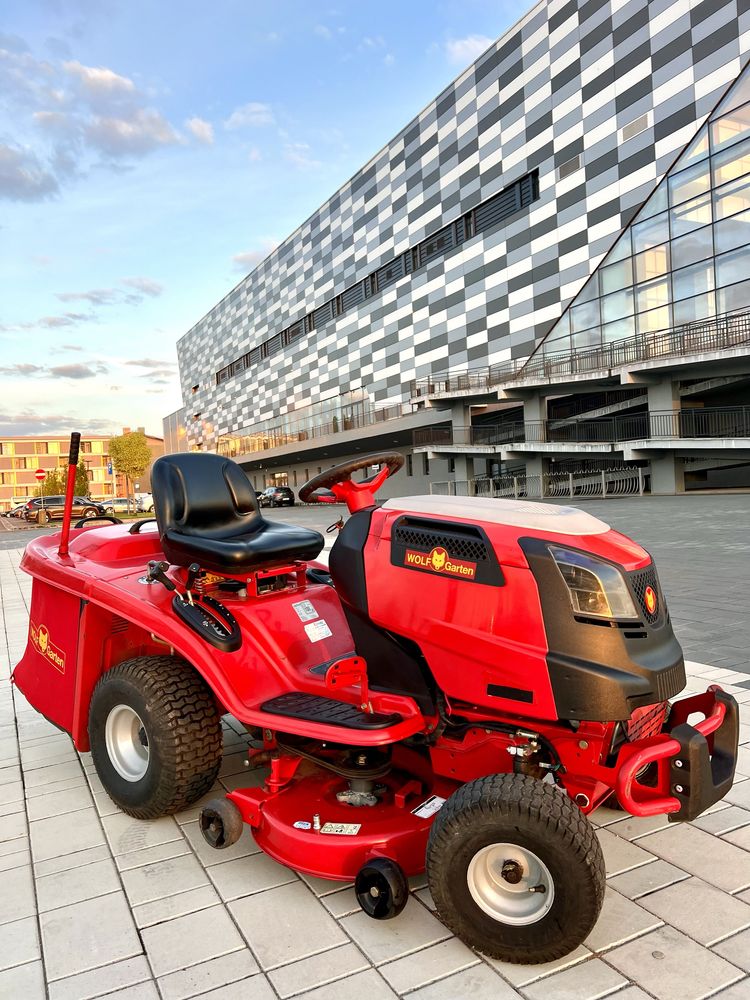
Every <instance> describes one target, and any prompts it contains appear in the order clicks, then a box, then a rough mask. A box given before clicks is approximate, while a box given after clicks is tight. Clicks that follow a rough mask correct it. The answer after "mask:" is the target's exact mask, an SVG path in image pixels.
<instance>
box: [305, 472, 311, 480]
mask: <svg viewBox="0 0 750 1000" xmlns="http://www.w3.org/2000/svg"><path fill="white" fill-rule="evenodd" d="M305 482H306V483H309V482H310V470H309V469H305Z"/></svg>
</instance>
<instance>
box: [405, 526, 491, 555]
mask: <svg viewBox="0 0 750 1000" xmlns="http://www.w3.org/2000/svg"><path fill="white" fill-rule="evenodd" d="M393 540H394V542H395V543H396V544H397V545H403V546H405V547H407V548H410V549H419V550H421V551H422V552H430V551H432V549H434V548H437V547H440V548H443V549H445V551H446V552H447V553H448V555H449V556H450V557H451V559H466V560H468V561H469V562H476V563H479V562H486V561H487V558H488V556H487V546H486V544H485V543H484V541H483V540H482V539H481V538H476V537H472V536H471V535H459V534H447V533H446V534H443V533H442V532H439V531H431V530H429V529H426V528H418V527H415V526H413V525H407V524H399V525H398V526H397V527H396V530H395V531H394V533H393Z"/></svg>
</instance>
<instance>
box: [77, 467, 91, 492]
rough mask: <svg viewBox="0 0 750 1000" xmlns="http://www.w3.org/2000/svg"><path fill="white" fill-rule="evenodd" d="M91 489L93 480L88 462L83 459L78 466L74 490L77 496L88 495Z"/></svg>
mask: <svg viewBox="0 0 750 1000" xmlns="http://www.w3.org/2000/svg"><path fill="white" fill-rule="evenodd" d="M90 491H91V481H90V480H89V474H88V470H87V469H86V463H85V462H84V461H83V459H81V461H80V462H79V463H78V466H77V467H76V485H75V489H74V490H73V492H74V493H75V495H76V496H77V497H87V496H88V495H89V492H90Z"/></svg>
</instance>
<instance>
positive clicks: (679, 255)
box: [672, 226, 714, 267]
mask: <svg viewBox="0 0 750 1000" xmlns="http://www.w3.org/2000/svg"><path fill="white" fill-rule="evenodd" d="M713 252H714V241H713V234H712V232H711V226H704V228H703V229H696V230H695V232H694V233H688V235H687V236H681V237H680V238H679V239H678V240H672V267H684V266H685V265H686V264H695V263H696V261H699V260H705V259H706V257H710V256H711V255H712V254H713Z"/></svg>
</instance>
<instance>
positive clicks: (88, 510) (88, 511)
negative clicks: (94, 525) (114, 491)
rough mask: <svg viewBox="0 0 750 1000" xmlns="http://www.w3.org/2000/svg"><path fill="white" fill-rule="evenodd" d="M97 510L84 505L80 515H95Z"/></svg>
mask: <svg viewBox="0 0 750 1000" xmlns="http://www.w3.org/2000/svg"><path fill="white" fill-rule="evenodd" d="M114 512H115V511H114V507H113V508H112V513H113V514H114ZM98 513H99V511H98V510H97V509H96V507H84V509H83V510H82V511H81V517H96V516H97V514H98Z"/></svg>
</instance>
